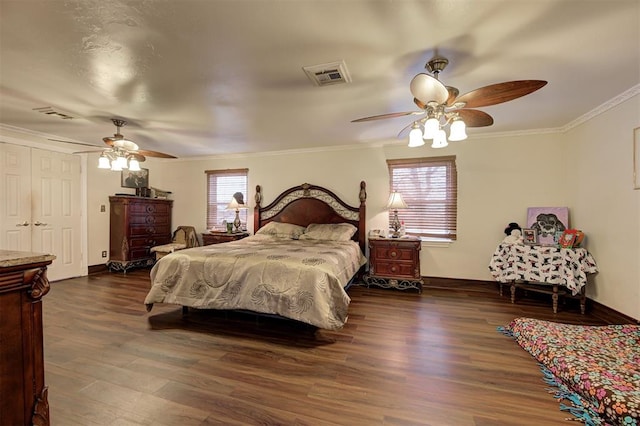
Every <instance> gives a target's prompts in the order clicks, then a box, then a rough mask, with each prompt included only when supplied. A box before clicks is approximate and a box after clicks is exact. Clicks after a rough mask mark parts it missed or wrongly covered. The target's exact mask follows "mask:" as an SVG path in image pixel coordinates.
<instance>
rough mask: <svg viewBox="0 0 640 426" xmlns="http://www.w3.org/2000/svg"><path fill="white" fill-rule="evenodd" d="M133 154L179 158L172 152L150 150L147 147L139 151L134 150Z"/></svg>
mask: <svg viewBox="0 0 640 426" xmlns="http://www.w3.org/2000/svg"><path fill="white" fill-rule="evenodd" d="M131 154H140V155H145V156H147V157H157V158H178V157H176V156H173V155H170V154H165V153H164V152H158V151H149V150H146V149H139V150H138V151H136V152H132V153H131Z"/></svg>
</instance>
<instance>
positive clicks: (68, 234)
mask: <svg viewBox="0 0 640 426" xmlns="http://www.w3.org/2000/svg"><path fill="white" fill-rule="evenodd" d="M80 212H81V201H80V157H78V156H76V155H71V154H62V153H57V152H51V151H46V150H41V149H36V148H29V147H25V146H20V145H14V144H9V143H1V142H0V249H2V250H18V251H30V252H36V253H51V254H54V255H55V256H56V260H54V261H53V263H52V264H51V265H50V266H49V267H48V272H47V276H48V278H49V280H51V281H57V280H61V279H64V278H71V277H77V276H80V275H83V268H82V247H81V230H82V226H81V215H80Z"/></svg>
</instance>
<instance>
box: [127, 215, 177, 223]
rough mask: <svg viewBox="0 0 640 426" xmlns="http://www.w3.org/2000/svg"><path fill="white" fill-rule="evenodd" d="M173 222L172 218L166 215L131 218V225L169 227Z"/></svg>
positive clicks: (134, 216) (132, 216)
mask: <svg viewBox="0 0 640 426" xmlns="http://www.w3.org/2000/svg"><path fill="white" fill-rule="evenodd" d="M170 222H171V217H170V216H169V215H165V214H162V215H160V214H157V215H152V214H135V215H131V217H130V218H129V224H130V225H139V224H144V225H167V224H169V223H170Z"/></svg>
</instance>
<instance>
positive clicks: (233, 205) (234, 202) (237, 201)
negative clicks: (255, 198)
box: [227, 192, 247, 232]
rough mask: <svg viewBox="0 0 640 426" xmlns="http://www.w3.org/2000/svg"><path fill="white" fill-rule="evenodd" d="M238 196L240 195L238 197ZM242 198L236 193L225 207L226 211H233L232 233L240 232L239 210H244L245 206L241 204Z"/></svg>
mask: <svg viewBox="0 0 640 426" xmlns="http://www.w3.org/2000/svg"><path fill="white" fill-rule="evenodd" d="M238 194H240V195H239V196H238ZM243 201H244V200H243V196H242V194H241V193H238V192H236V193H235V194H233V198H231V202H230V203H229V205H228V206H227V210H235V211H236V218H235V219H234V220H233V232H240V230H241V229H240V227H241V226H242V222H240V209H246V208H247V206H246V204H244V202H243Z"/></svg>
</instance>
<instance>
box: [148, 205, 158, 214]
mask: <svg viewBox="0 0 640 426" xmlns="http://www.w3.org/2000/svg"><path fill="white" fill-rule="evenodd" d="M155 210H156V208H155V207H154V206H147V213H153V212H154V211H155Z"/></svg>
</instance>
